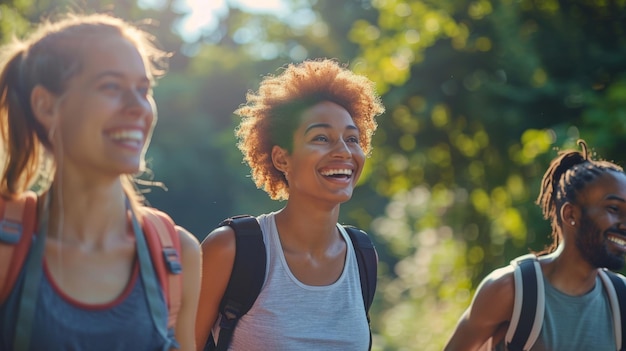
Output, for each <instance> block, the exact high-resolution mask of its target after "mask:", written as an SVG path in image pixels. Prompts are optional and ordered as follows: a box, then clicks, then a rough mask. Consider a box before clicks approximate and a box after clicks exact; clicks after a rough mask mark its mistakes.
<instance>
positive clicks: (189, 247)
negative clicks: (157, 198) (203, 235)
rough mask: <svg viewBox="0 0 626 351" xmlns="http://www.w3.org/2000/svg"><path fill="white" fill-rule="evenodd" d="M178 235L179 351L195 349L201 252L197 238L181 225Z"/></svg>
mask: <svg viewBox="0 0 626 351" xmlns="http://www.w3.org/2000/svg"><path fill="white" fill-rule="evenodd" d="M176 229H177V230H178V235H179V237H180V246H181V251H182V252H181V255H182V266H183V269H184V271H183V272H184V273H183V296H182V303H181V306H180V311H179V314H178V319H177V321H176V339H177V340H178V342H179V343H180V351H193V350H195V349H196V348H195V338H194V333H193V331H194V323H195V321H196V311H197V306H198V297H199V295H200V275H201V272H200V269H201V261H202V253H201V251H200V244H199V242H198V239H196V237H194V236H193V235H192V234H191V233H189V232H188V231H187V230H185V229H184V228H182V227H179V226H177V227H176Z"/></svg>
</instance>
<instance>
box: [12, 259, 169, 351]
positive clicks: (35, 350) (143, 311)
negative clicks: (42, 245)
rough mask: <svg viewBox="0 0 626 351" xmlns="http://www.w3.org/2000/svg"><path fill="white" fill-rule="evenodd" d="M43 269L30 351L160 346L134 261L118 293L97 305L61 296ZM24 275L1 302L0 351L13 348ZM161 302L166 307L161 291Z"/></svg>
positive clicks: (153, 349)
mask: <svg viewBox="0 0 626 351" xmlns="http://www.w3.org/2000/svg"><path fill="white" fill-rule="evenodd" d="M44 266H45V264H44ZM43 269H44V274H42V278H41V284H40V288H39V297H38V299H37V307H36V311H35V318H34V323H33V331H32V334H31V335H32V339H31V344H30V350H31V351H41V350H46V351H57V350H58V351H62V350H63V351H70V350H71V351H131V350H132V351H140V350H145V351H157V350H158V351H160V350H162V348H163V347H164V345H165V341H164V340H163V338H162V337H161V336H160V335H159V333H158V332H157V330H156V328H155V326H154V324H153V322H152V319H151V316H150V311H149V310H148V304H147V301H146V297H145V296H146V294H145V292H144V286H143V282H142V279H141V278H140V277H139V274H138V264H135V267H134V269H133V270H134V271H133V274H132V277H131V279H130V280H129V282H128V285H127V287H126V288H125V290H124V291H123V292H122V294H120V296H119V297H118V298H117V299H115V300H114V301H112V302H110V303H107V304H101V305H87V304H83V303H80V302H78V301H74V300H72V299H71V298H70V297H68V296H65V295H64V294H63V293H62V292H61V291H60V290H59V289H58V288H57V286H56V285H55V283H54V281H53V280H52V278H51V276H50V275H49V273H48V271H47V269H45V267H44V268H43ZM23 276H24V274H21V277H20V279H19V281H18V282H17V284H16V285H15V287H14V288H13V291H12V292H11V295H10V296H9V298H8V299H7V301H6V302H5V304H4V305H3V306H0V323H2V325H0V350H12V344H13V336H14V327H12V326H14V325H15V319H16V315H17V311H16V310H17V301H18V300H17V299H19V293H20V291H21V286H22V283H23V280H24V279H23ZM161 300H162V301H163V308H164V309H166V310H167V306H166V305H165V300H164V299H163V296H162V295H161ZM165 313H167V311H165ZM5 323H9V324H5ZM7 326H11V327H8V328H7Z"/></svg>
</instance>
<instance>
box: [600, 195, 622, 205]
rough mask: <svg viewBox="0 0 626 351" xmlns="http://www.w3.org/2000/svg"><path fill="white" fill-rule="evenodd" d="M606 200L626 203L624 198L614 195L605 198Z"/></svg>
mask: <svg viewBox="0 0 626 351" xmlns="http://www.w3.org/2000/svg"><path fill="white" fill-rule="evenodd" d="M604 199H605V200H615V201H619V202H625V203H626V200H625V199H624V198H623V197H621V196H617V195H613V194H610V195H607V197H605V198H604Z"/></svg>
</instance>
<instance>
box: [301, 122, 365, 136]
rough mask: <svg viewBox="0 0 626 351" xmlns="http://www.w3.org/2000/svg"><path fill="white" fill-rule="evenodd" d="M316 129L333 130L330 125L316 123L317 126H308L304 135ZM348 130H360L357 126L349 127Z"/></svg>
mask: <svg viewBox="0 0 626 351" xmlns="http://www.w3.org/2000/svg"><path fill="white" fill-rule="evenodd" d="M315 128H325V129H329V128H332V126H331V125H330V124H328V123H315V124H311V125H310V126H308V127H307V128H306V130H305V131H304V134H306V133H308V132H309V131H310V130H311V129H315ZM346 129H353V130H359V129H358V128H357V127H356V126H354V125H349V126H347V127H346Z"/></svg>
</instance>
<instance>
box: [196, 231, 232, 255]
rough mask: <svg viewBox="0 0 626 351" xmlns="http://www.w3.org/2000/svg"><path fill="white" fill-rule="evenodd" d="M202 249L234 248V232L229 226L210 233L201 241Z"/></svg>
mask: <svg viewBox="0 0 626 351" xmlns="http://www.w3.org/2000/svg"><path fill="white" fill-rule="evenodd" d="M201 245H202V249H203V250H204V249H209V248H210V249H226V250H227V249H229V248H233V249H234V248H235V231H234V230H233V228H231V227H229V226H221V227H218V228H216V229H214V230H213V231H212V232H210V233H209V234H208V235H207V236H206V238H204V240H202V244H201Z"/></svg>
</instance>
